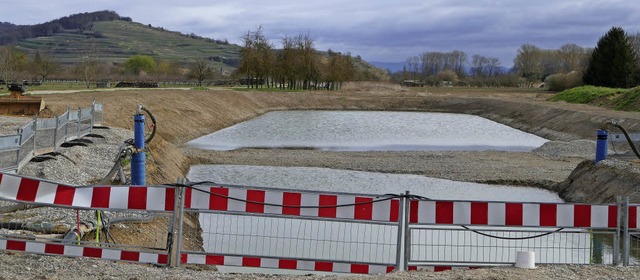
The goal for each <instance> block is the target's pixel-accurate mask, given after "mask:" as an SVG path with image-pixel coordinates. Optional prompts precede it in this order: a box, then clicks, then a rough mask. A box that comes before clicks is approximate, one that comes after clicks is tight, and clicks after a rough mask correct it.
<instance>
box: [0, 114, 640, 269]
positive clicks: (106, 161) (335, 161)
mask: <svg viewBox="0 0 640 280" xmlns="http://www.w3.org/2000/svg"><path fill="white" fill-rule="evenodd" d="M1 119H3V118H0V122H2V121H1ZM6 123H8V121H7V122H6ZM6 123H4V124H6ZM2 127H5V125H3V126H2ZM94 134H95V135H91V136H89V137H85V138H84V139H85V140H90V141H84V140H83V141H81V143H84V144H86V146H84V145H77V146H72V147H68V148H63V149H62V150H61V151H60V154H59V155H56V156H55V157H54V158H53V159H50V160H46V161H42V162H32V163H30V164H28V165H27V166H26V167H25V168H24V169H23V170H22V172H21V174H22V175H27V176H35V177H43V178H47V179H49V180H52V181H56V182H63V183H67V184H73V185H84V184H90V183H93V182H95V181H96V180H98V179H100V178H101V177H102V176H103V175H104V174H106V172H107V170H108V169H109V168H110V167H111V166H112V164H113V159H114V157H115V153H116V151H117V148H118V146H119V145H120V144H121V143H122V141H124V140H125V139H128V138H130V137H131V136H132V132H131V131H128V130H123V129H105V130H94ZM589 145H592V143H590V142H579V141H578V142H575V143H574V142H572V143H563V142H557V143H551V142H550V143H549V144H547V145H545V146H543V147H542V148H540V149H538V150H536V151H534V152H532V153H507V152H495V151H494V152H456V153H428V152H424V153H423V152H419V153H411V152H407V153H392V155H390V156H389V155H386V156H385V155H383V154H380V153H367V152H365V153H351V154H344V153H319V152H316V151H277V153H276V152H274V151H268V150H243V151H236V152H230V153H224V154H218V153H215V155H216V156H218V157H219V158H218V159H216V160H214V161H217V162H225V163H229V162H237V163H238V164H240V163H242V164H265V165H268V163H273V164H272V165H288V166H298V165H318V166H321V167H331V168H343V169H352V170H369V171H381V172H394V173H414V174H426V175H438V176H434V177H441V178H447V179H457V180H468V181H492V180H493V181H500V180H511V181H518V180H522V181H523V182H528V183H531V182H535V180H536V178H540V176H541V174H545V177H543V178H552V180H550V181H557V180H562V178H563V176H564V177H566V174H568V172H570V171H571V170H572V169H573V168H574V167H575V162H579V161H580V160H582V158H584V157H589V156H591V154H590V152H589V151H588V148H587V147H588V146H589ZM188 151H189V153H190V154H194V155H200V156H201V158H200V159H198V157H197V156H196V160H203V158H204V156H202V155H207V158H210V157H208V156H210V154H208V153H209V152H202V151H200V152H198V151H195V150H188ZM268 158H271V159H270V160H269V159H268ZM479 162H483V163H484V164H485V165H484V167H483V168H482V169H481V170H479V169H477V167H476V166H477V165H478V164H479ZM509 166H515V167H509ZM503 169H504V170H503ZM556 169H559V170H560V171H558V170H556ZM478 178H480V179H478ZM543 181H544V180H543ZM8 204H11V203H5V204H4V205H8ZM71 214H73V213H69V211H67V210H55V211H53V210H52V209H48V208H36V209H29V210H26V211H21V212H19V213H14V214H13V215H6V214H4V215H2V219H3V220H5V221H7V220H11V221H43V220H59V221H69V220H70V219H71V220H73V218H74V217H72V215H71ZM87 215H88V214H87ZM86 218H90V217H89V216H86ZM0 265H1V266H2V269H0V279H70V278H76V279H237V278H243V279H264V278H278V279H317V278H328V279H332V278H340V279H362V278H365V279H559V278H562V279H638V278H639V277H640V268H621V267H608V266H564V265H556V266H540V267H538V268H536V269H516V268H513V267H502V268H490V269H477V270H454V271H448V272H437V273H436V272H428V271H420V272H403V273H391V274H388V275H383V276H373V277H370V276H317V275H302V276H290V275H287V276H282V275H263V274H242V275H238V274H221V273H218V272H217V271H215V269H214V268H212V267H200V266H189V267H182V268H161V267H154V266H150V265H138V264H129V263H123V262H114V261H103V260H92V259H85V258H67V257H56V256H41V255H34V254H26V253H6V252H4V253H0Z"/></svg>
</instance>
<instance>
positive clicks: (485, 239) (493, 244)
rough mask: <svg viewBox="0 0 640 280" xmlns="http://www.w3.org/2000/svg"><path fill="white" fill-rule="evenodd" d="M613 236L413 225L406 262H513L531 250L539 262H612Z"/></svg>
mask: <svg viewBox="0 0 640 280" xmlns="http://www.w3.org/2000/svg"><path fill="white" fill-rule="evenodd" d="M613 235H614V232H612V231H609V232H607V231H589V230H578V229H571V230H569V229H565V230H562V231H557V232H556V231H554V229H549V230H545V229H540V228H537V229H533V228H532V229H523V228H486V227H483V228H475V227H474V228H473V231H472V230H467V229H463V228H461V227H432V228H413V229H411V247H410V252H411V255H410V256H411V257H410V263H411V262H413V263H418V264H419V263H460V264H475V265H477V264H513V263H514V262H515V259H516V253H517V252H518V251H533V252H535V257H536V260H535V262H536V263H541V264H594V263H597V264H612V263H613V246H612V245H613V244H612V242H613V241H612V240H613ZM410 265H411V264H410Z"/></svg>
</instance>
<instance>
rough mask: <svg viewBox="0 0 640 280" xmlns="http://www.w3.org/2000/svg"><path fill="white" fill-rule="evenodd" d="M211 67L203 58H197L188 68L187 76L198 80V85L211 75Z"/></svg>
mask: <svg viewBox="0 0 640 280" xmlns="http://www.w3.org/2000/svg"><path fill="white" fill-rule="evenodd" d="M212 73H213V69H212V68H211V67H209V66H208V65H207V62H206V61H205V60H204V59H197V60H196V61H195V62H194V63H193V64H192V65H191V68H190V69H189V78H191V79H195V80H197V81H198V86H202V82H204V80H206V79H208V78H210V77H211V75H212Z"/></svg>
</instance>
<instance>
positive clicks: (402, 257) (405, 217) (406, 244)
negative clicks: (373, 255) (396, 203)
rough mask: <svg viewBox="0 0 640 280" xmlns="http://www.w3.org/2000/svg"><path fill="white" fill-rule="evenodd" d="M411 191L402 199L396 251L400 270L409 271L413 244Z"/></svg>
mask: <svg viewBox="0 0 640 280" xmlns="http://www.w3.org/2000/svg"><path fill="white" fill-rule="evenodd" d="M410 194H411V193H410V192H409V191H406V192H405V193H404V196H402V198H401V199H400V209H399V210H398V211H400V213H399V215H398V247H397V252H396V265H397V270H398V271H407V269H408V263H409V258H410V256H411V253H410V252H409V250H410V246H411V235H410V233H409V215H410V213H409V210H410V208H411V200H410V199H409V196H410Z"/></svg>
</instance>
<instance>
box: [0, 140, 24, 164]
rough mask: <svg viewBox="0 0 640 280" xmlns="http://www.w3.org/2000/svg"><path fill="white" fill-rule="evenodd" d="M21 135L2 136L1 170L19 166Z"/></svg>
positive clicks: (0, 144) (0, 147) (0, 149)
mask: <svg viewBox="0 0 640 280" xmlns="http://www.w3.org/2000/svg"><path fill="white" fill-rule="evenodd" d="M19 142H20V136H19V135H7V136H0V170H3V169H14V168H15V167H17V166H18V150H19V148H20V143H19Z"/></svg>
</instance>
